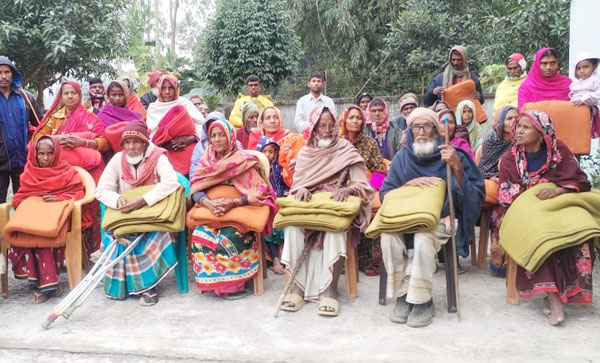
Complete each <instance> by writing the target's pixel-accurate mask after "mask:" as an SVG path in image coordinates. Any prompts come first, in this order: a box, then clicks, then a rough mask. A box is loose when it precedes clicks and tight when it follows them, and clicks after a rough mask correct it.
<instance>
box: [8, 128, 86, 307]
mask: <svg viewBox="0 0 600 363" xmlns="http://www.w3.org/2000/svg"><path fill="white" fill-rule="evenodd" d="M60 149H61V148H60V147H59V144H58V141H56V140H55V139H52V138H50V137H47V136H45V137H42V138H40V139H39V140H38V141H37V142H34V143H32V144H30V146H29V153H28V156H27V163H26V164H25V169H24V171H23V174H21V187H20V188H19V191H18V192H17V193H16V194H15V196H14V197H13V199H12V204H13V207H14V208H15V209H16V210H17V211H18V210H19V205H21V203H22V202H23V201H24V200H26V199H27V198H29V197H33V196H38V197H42V198H43V202H46V203H53V202H58V201H63V200H68V199H81V198H82V197H83V195H84V189H83V183H82V181H81V178H80V177H79V174H78V173H77V171H76V170H75V169H74V168H73V167H72V166H71V165H70V164H69V163H67V162H66V161H64V160H62V159H61V158H60ZM36 217H38V216H32V218H36ZM30 236H31V235H30ZM32 238H33V237H32ZM8 257H9V258H10V260H11V262H12V266H13V271H14V274H15V277H16V278H21V279H28V280H29V285H30V286H31V287H32V288H33V289H34V293H33V302H34V303H35V304H37V303H42V302H45V301H46V300H48V298H49V297H51V296H59V295H60V286H59V283H58V276H59V274H60V265H61V264H62V262H63V261H64V259H65V249H64V247H61V248H24V247H16V246H11V247H10V250H9V254H8Z"/></svg>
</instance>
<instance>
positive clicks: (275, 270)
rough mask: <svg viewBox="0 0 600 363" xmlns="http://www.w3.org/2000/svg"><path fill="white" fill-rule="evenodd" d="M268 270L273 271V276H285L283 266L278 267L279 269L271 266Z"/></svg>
mask: <svg viewBox="0 0 600 363" xmlns="http://www.w3.org/2000/svg"><path fill="white" fill-rule="evenodd" d="M269 270H271V271H273V272H274V273H275V275H284V274H285V268H283V266H279V268H276V267H275V266H271V267H269Z"/></svg>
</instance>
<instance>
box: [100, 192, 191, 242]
mask: <svg viewBox="0 0 600 363" xmlns="http://www.w3.org/2000/svg"><path fill="white" fill-rule="evenodd" d="M152 188H154V185H146V186H143V187H139V188H134V189H131V190H128V191H126V192H125V193H123V196H124V197H125V199H127V200H133V199H137V198H140V197H142V196H143V195H144V194H146V193H147V192H148V191H150V190H151V189H152ZM102 228H104V229H105V230H106V231H110V232H113V233H114V235H115V236H116V237H121V236H125V235H128V234H132V233H143V232H181V231H183V229H184V228H185V189H184V188H183V187H179V188H177V190H175V191H174V192H173V193H172V194H171V195H169V196H168V197H167V198H165V199H163V200H161V201H160V202H158V203H156V204H155V205H153V206H152V207H150V206H144V207H142V208H140V209H137V210H135V211H133V212H131V213H121V212H120V211H119V210H118V209H112V208H107V209H106V213H105V215H104V219H103V220H102Z"/></svg>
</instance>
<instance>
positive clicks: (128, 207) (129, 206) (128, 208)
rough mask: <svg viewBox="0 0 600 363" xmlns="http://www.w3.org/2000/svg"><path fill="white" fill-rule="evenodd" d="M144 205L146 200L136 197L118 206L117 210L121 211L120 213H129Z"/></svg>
mask: <svg viewBox="0 0 600 363" xmlns="http://www.w3.org/2000/svg"><path fill="white" fill-rule="evenodd" d="M121 198H122V197H121ZM119 199H120V198H119ZM145 205H146V201H145V200H144V198H138V199H134V200H132V201H131V202H127V203H125V205H123V206H121V207H119V210H120V211H121V213H131V212H133V211H134V210H137V209H140V208H142V207H143V206H145Z"/></svg>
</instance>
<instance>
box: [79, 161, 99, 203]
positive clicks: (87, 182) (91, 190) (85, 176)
mask: <svg viewBox="0 0 600 363" xmlns="http://www.w3.org/2000/svg"><path fill="white" fill-rule="evenodd" d="M74 168H75V170H77V173H78V174H79V176H80V177H81V180H82V181H83V188H84V189H85V195H84V196H83V198H82V199H80V200H79V201H80V202H81V204H86V203H89V202H91V201H93V200H94V195H95V194H96V182H95V181H94V178H92V176H91V175H90V173H88V172H87V171H86V170H85V169H84V168H82V167H80V166H74Z"/></svg>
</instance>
